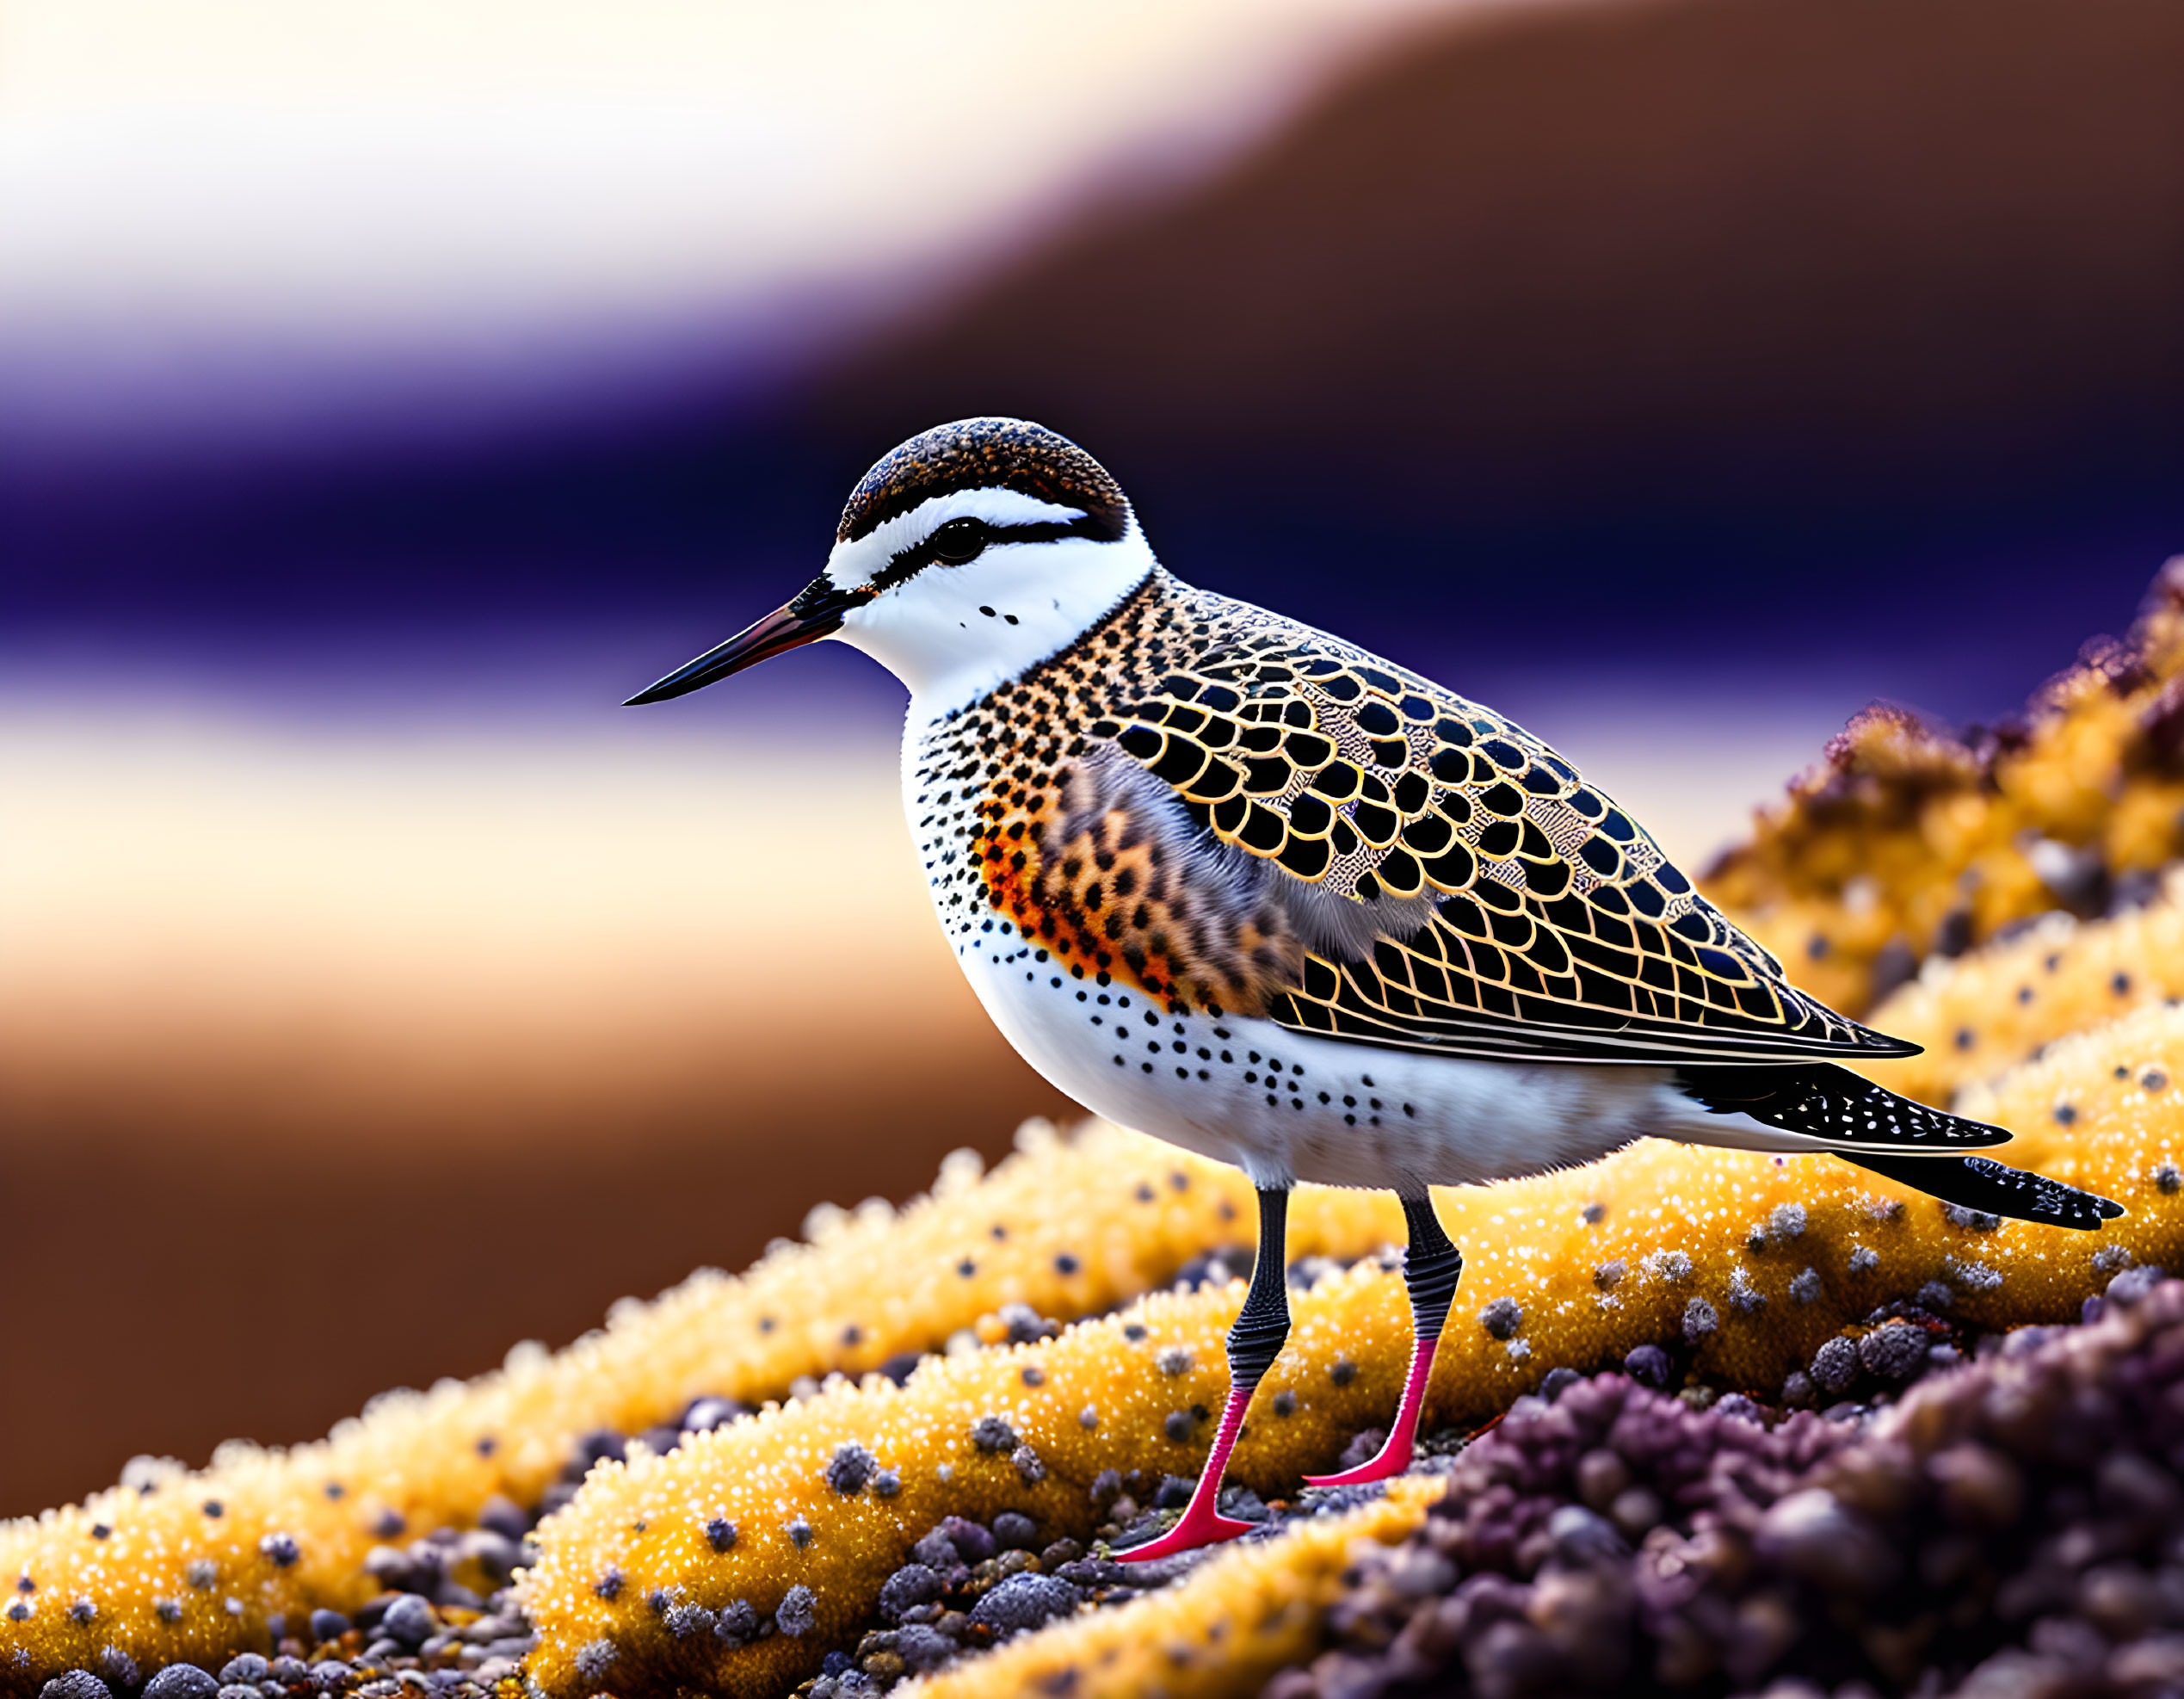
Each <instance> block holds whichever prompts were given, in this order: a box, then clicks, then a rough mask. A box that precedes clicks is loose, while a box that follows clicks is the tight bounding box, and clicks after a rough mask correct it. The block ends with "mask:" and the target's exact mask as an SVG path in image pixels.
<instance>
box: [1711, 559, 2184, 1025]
mask: <svg viewBox="0 0 2184 1699" xmlns="http://www.w3.org/2000/svg"><path fill="white" fill-rule="evenodd" d="M2180 563H2184V557H2180V558H2179V560H2174V561H2171V562H2170V563H2169V565H2166V566H2165V567H2163V568H2162V571H2161V572H2160V573H2159V574H2158V575H2157V576H2156V578H2155V581H2154V584H2153V587H2152V589H2151V590H2150V591H2149V593H2148V596H2147V602H2146V605H2145V609H2144V613H2143V614H2142V615H2141V617H2140V619H2139V621H2138V623H2137V624H2136V625H2135V626H2134V627H2132V633H2131V635H2130V639H2129V640H2128V641H2127V642H2120V643H2119V642H2117V641H2115V640H2114V639H2094V640H2093V641H2092V642H2090V643H2088V645H2087V646H2086V647H2085V649H2084V650H2083V652H2082V658H2081V659H2080V661H2079V662H2078V664H2076V666H2074V667H2072V668H2071V669H2070V670H2069V671H2067V672H2064V673H2063V674H2061V675H2059V676H2058V677H2056V678H2055V679H2053V680H2051V682H2050V683H2048V684H2047V685H2046V686H2045V687H2044V688H2043V689H2041V690H2040V691H2039V693H2038V694H2037V695H2035V696H2034V697H2033V701H2031V702H2030V704H2028V706H2027V711H2026V714H2025V717H2024V720H2023V721H2022V722H2021V723H2014V724H2011V725H2009V726H2005V727H2003V728H2002V729H2001V730H2000V731H1997V732H1987V733H1979V734H1977V736H1976V737H1975V738H1973V739H1972V740H1971V741H1969V742H1967V741H1965V740H1961V739H1959V738H1956V737H1953V736H1951V735H1948V734H1946V733H1944V732H1940V731H1938V730H1936V729H1934V727H1931V726H1927V725H1925V724H1924V723H1922V722H1921V721H1920V720H1916V718H1914V717H1913V716H1912V715H1910V714H1907V713H1904V712H1903V711H1902V710H1899V709H1893V708H1875V709H1872V710H1869V711H1868V712H1866V714H1860V716H1859V717H1858V718H1857V719H1856V720H1853V721H1852V722H1851V724H1850V725H1849V726H1848V727H1847V728H1846V729H1845V730H1844V731H1843V732H1842V733H1841V734H1840V735H1839V736H1838V737H1836V738H1834V739H1833V740H1832V741H1830V743H1829V745H1828V749H1827V755H1826V759H1825V761H1824V762H1823V763H1822V764H1821V765H1819V766H1817V767H1816V768H1814V769H1812V770H1811V771H1810V772H1808V773H1806V774H1805V775H1803V776H1802V777H1800V778H1798V780H1796V781H1795V782H1792V785H1791V787H1790V792H1789V795H1788V798H1787V799H1786V801H1784V802H1783V803H1782V804H1780V805H1779V806H1776V807H1774V808H1771V809H1768V810H1765V811H1763V812H1761V815H1760V816H1759V819H1758V820H1757V822H1756V823H1755V828H1754V831H1753V834H1752V837H1751V838H1750V839H1749V842H1747V843H1743V844H1742V845H1740V846H1738V847H1737V848H1735V849H1733V850H1730V851H1728V852H1727V853H1726V854H1724V856H1722V857H1721V858H1720V859H1719V860H1718V861H1717V862H1715V863H1714V865H1713V866H1712V867H1711V868H1708V869H1707V871H1706V874H1705V876H1704V877H1703V879H1702V880H1701V881H1700V882H1701V884H1702V885H1703V886H1704V887H1705V888H1706V893H1707V894H1708V895H1709V896H1710V897H1712V899H1714V900H1715V901H1716V902H1717V903H1718V904H1720V905H1722V907H1723V908H1724V909H1725V910H1728V911H1730V912H1731V915H1732V917H1734V918H1735V919H1736V920H1737V923H1738V924H1740V925H1743V927H1745V928H1746V929H1747V930H1749V931H1750V932H1751V934H1752V935H1753V936H1755V937H1756V938H1758V939H1759V940H1760V941H1761V942H1762V943H1764V944H1766V945H1767V946H1768V948H1770V949H1772V950H1773V951H1774V952H1775V954H1776V955H1779V956H1780V958H1781V959H1782V961H1784V962H1785V963H1786V964H1787V966H1788V968H1789V972H1790V975H1791V977H1792V979H1794V980H1796V982H1797V983H1798V985H1800V986H1802V987H1804V988H1805V989H1806V990H1808V991H1810V992H1812V993H1813V994H1814V995H1816V996H1817V997H1819V998H1821V999H1822V1000H1823V1001H1824V1002H1827V1003H1829V1004H1832V1005H1834V1006H1835V1007H1836V1008H1838V1009H1841V1010H1844V1011H1845V1012H1847V1013H1849V1014H1853V1015H1860V1014H1862V1013H1863V1012H1864V1011H1865V1010H1867V1009H1868V1008H1870V1007H1871V1005H1872V1003H1873V1002H1874V1000H1875V994H1876V989H1877V984H1878V990H1879V992H1886V991H1887V990H1889V989H1891V988H1892V987H1893V985H1896V984H1898V983H1900V982H1901V981H1902V980H1903V978H1904V977H1906V976H1907V975H1908V973H1909V972H1911V971H1912V970H1913V969H1914V968H1915V967H1916V965H1917V963H1918V961H1921V960H1922V959H1923V958H1924V957H1926V956H1928V955H1931V954H1934V953H1935V952H1936V951H1937V950H1938V951H1940V953H1942V954H1954V953H1955V952H1956V951H1958V950H1960V949H1962V948H1965V946H1966V945H1968V944H1972V943H1977V942H1980V941H1982V940H1983V939H1986V938H1989V937H1991V936H1994V935H1995V933H1996V931H1998V930H2000V929H2001V928H2002V927H2003V926H2005V925H2007V924H2009V923H2011V922H2013V921H2018V920H2022V919H2026V918H2028V917H2032V916H2033V915H2038V914H2041V913H2045V912H2046V911H2051V910H2056V909H2065V908H2068V909H2076V910H2078V911H2090V910H2095V909H2098V908H2099V906H2100V905H2101V902H2100V899H2101V897H2102V896H2103V895H2104V893H2106V892H2107V889H2108V888H2109V887H2111V885H2112V884H2113V881H2114V880H2118V879H2119V878H2122V877H2125V876H2126V875H2130V874H2144V873H2146V872H2150V870H2152V869H2155V868H2160V867H2162V866H2163V865H2164V864H2166V863H2167V862H2170V861H2172V860H2174V859H2175V858H2176V857H2177V856H2179V855H2180V854H2184V825H2180V811H2184V564H2180Z"/></svg>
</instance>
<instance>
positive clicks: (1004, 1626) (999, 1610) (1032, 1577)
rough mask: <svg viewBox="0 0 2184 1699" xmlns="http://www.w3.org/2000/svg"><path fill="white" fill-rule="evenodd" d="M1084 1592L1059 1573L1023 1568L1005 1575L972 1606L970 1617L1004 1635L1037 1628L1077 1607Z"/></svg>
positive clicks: (973, 1620)
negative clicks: (1047, 1573)
mask: <svg viewBox="0 0 2184 1699" xmlns="http://www.w3.org/2000/svg"><path fill="white" fill-rule="evenodd" d="M1083 1597H1084V1595H1083V1593H1081V1592H1079V1591H1077V1589H1076V1588H1075V1587H1073V1586H1071V1585H1070V1584H1069V1583H1068V1582H1066V1581H1064V1580H1063V1579H1062V1578H1061V1577H1060V1576H1058V1575H1041V1574H1040V1573H1038V1572H1036V1571H1033V1570H1028V1569H1027V1570H1024V1571H1022V1572H1020V1573H1018V1574H1015V1575H1010V1576H1007V1577H1005V1578H1004V1579H1003V1580H1002V1582H1001V1584H1000V1585H998V1586H996V1587H994V1588H993V1589H992V1590H990V1591H989V1592H988V1593H987V1594H986V1595H985V1597H983V1598H981V1599H980V1600H979V1601H978V1603H976V1604H974V1605H972V1607H971V1620H972V1622H976V1623H978V1624H980V1625H981V1626H982V1627H984V1628H993V1629H996V1630H997V1631H998V1632H999V1633H1001V1634H1016V1633H1019V1632H1020V1631H1021V1630H1023V1629H1025V1628H1037V1627H1039V1626H1040V1624H1041V1623H1042V1622H1048V1621H1050V1620H1052V1618H1054V1617H1056V1616H1064V1615H1066V1614H1067V1613H1069V1612H1070V1611H1072V1610H1075V1609H1077V1603H1078V1601H1079V1600H1081V1599H1082V1598H1083Z"/></svg>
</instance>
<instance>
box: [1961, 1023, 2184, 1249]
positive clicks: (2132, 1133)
mask: <svg viewBox="0 0 2184 1699" xmlns="http://www.w3.org/2000/svg"><path fill="white" fill-rule="evenodd" d="M1964 1107H1965V1112H1966V1113H1967V1114H1970V1115H1977V1116H1978V1117H1979V1118H1980V1119H1982V1120H1983V1121H1996V1122H1998V1123H2000V1124H2001V1125H2002V1126H2004V1127H2008V1128H2015V1129H2017V1130H2018V1131H2019V1133H2020V1134H2021V1137H2020V1139H2019V1140H2018V1141H2017V1142H2016V1143H2015V1144H2013V1145H2011V1146H2009V1147H2008V1151H2009V1152H2026V1153H2027V1154H2031V1153H2034V1152H2037V1153H2038V1156H2039V1158H2042V1159H2041V1160H2039V1164H2038V1165H2039V1169H2040V1171H2042V1172H2043V1173H2047V1174H2052V1175H2053V1176H2054V1177H2056V1178H2058V1179H2059V1180H2069V1181H2071V1182H2073V1183H2076V1184H2078V1185H2088V1186H2091V1187H2092V1188H2093V1189H2095V1190H2100V1191H2106V1192H2107V1194H2108V1195H2109V1196H2111V1197H2113V1198H2115V1199H2116V1200H2117V1201H2118V1202H2120V1203H2122V1204H2123V1205H2124V1206H2125V1208H2128V1209H2129V1210H2130V1211H2131V1212H2132V1214H2130V1215H2129V1216H2126V1217H2125V1219H2124V1220H2121V1221H2117V1222H2113V1223H2111V1224H2110V1226H2109V1228H2108V1229H2107V1233H2093V1234H2082V1235H2078V1237H2082V1238H2088V1239H2102V1238H2106V1237H2107V1236H2108V1233H2115V1230H2116V1229H2118V1228H2123V1229H2126V1231H2125V1232H2122V1233H2115V1237H2116V1239H2117V1242H2118V1243H2119V1244H2122V1245H2127V1246H2129V1247H2130V1248H2131V1249H2132V1251H2134V1252H2135V1253H2136V1254H2137V1256H2138V1260H2139V1261H2140V1262H2143V1263H2160V1264H2161V1265H2162V1267H2164V1268H2169V1269H2175V1268H2178V1267H2180V1266H2184V1255H2181V1254H2180V1253H2184V1189H2180V1188H2181V1186H2184V1182H2180V1173H2179V1171H2180V1168H2184V1009H2179V1008H2176V1007H2174V1006H2172V1005H2169V1004H2156V1006H2154V1007H2152V1008H2149V1009H2142V1010H2139V1011H2138V1013H2136V1014H2134V1015H2128V1016H2125V1017H2124V1018H2123V1019H2122V1020H2119V1021H2114V1022H2110V1023H2109V1024H2108V1025H2107V1026H2105V1027H2099V1028H2096V1029H2094V1030H2093V1031H2091V1032H2085V1033H2079V1034H2076V1035H2073V1036H2071V1037H2069V1038H2065V1039H2064V1040H2062V1041H2060V1042H2058V1044H2056V1045H2055V1046H2054V1047H2053V1048H2052V1049H2051V1050H2049V1051H2048V1053H2046V1054H2045V1056H2043V1057H2041V1058H2040V1060H2039V1061H2037V1062H2030V1063H2027V1065H2026V1066H2023V1067H2021V1068H2017V1069H2014V1070H2013V1071H2012V1072H2009V1073H2006V1074H2004V1075H2003V1076H2002V1078H2000V1079H1998V1080H1996V1081H1995V1082H1994V1083H1993V1084H1990V1085H1985V1086H1975V1087H1973V1088H1971V1090H1967V1091H1965V1093H1964ZM2134 1227H2135V1228H2136V1229H2137V1230H2136V1231H2130V1229H2133V1228H2134Z"/></svg>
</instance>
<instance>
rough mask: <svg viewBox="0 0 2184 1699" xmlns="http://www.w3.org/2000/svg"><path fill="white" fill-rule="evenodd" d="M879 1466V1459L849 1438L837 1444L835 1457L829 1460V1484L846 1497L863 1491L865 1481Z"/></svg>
mask: <svg viewBox="0 0 2184 1699" xmlns="http://www.w3.org/2000/svg"><path fill="white" fill-rule="evenodd" d="M878 1468H879V1459H878V1458H877V1457H875V1456H873V1455H872V1453H871V1452H870V1451H868V1450H867V1449H865V1448H864V1447H863V1446H861V1445H860V1444H858V1443H856V1441H854V1440H849V1441H848V1442H846V1443H843V1444H841V1445H838V1446H836V1448H835V1450H834V1455H833V1457H832V1458H830V1460H829V1461H828V1463H827V1468H826V1476H827V1485H828V1486H831V1487H832V1488H833V1489H834V1490H835V1491H836V1492H839V1493H841V1494H842V1497H844V1498H848V1497H849V1496H851V1495H852V1494H854V1493H858V1492H863V1491H864V1490H865V1483H866V1482H867V1481H868V1480H871V1479H872V1478H873V1473H874V1472H875V1471H876V1470H877V1469H878Z"/></svg>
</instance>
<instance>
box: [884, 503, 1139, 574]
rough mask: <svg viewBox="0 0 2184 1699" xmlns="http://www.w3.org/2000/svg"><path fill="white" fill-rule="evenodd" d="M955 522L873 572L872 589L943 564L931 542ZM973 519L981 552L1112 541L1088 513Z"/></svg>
mask: <svg viewBox="0 0 2184 1699" xmlns="http://www.w3.org/2000/svg"><path fill="white" fill-rule="evenodd" d="M957 523H959V521H957V520H950V521H948V522H947V525H941V526H936V527H935V528H934V529H933V530H932V531H930V532H929V533H928V534H926V535H925V536H924V537H923V538H922V539H921V540H920V541H917V542H915V543H912V544H911V545H910V547H908V548H905V549H904V550H902V551H901V552H900V553H898V554H896V555H895V556H894V557H893V558H892V559H890V560H889V561H888V563H887V564H886V565H885V566H884V567H882V568H881V569H880V570H879V571H877V572H875V573H873V579H872V588H873V591H874V592H875V593H876V592H878V591H879V590H891V589H892V588H893V587H894V586H895V585H897V584H901V583H902V582H903V580H904V579H905V578H910V577H911V576H912V575H914V574H916V573H918V572H922V571H924V570H925V569H926V568H927V567H928V566H932V565H941V564H943V563H941V561H940V560H939V559H938V556H937V554H936V553H935V541H936V540H938V539H939V537H940V534H941V532H942V531H945V530H947V528H948V526H949V525H954V524H957ZM978 526H979V528H981V530H982V531H983V532H984V542H983V543H982V545H981V552H982V553H983V552H984V549H987V548H990V547H993V546H994V545H995V544H996V543H1050V542H1056V541H1060V540H1061V539H1062V538H1064V537H1088V538H1089V539H1091V540H1092V541H1094V542H1111V541H1114V537H1113V535H1112V530H1111V528H1110V527H1109V525H1108V524H1107V522H1105V521H1103V520H1101V518H1099V517H1098V516H1095V515H1092V514H1084V515H1082V516H1079V517H1077V518H1076V519H1067V520H1059V519H1055V520H1039V521H1033V522H1027V523H1024V524H1021V525H996V524H995V523H994V522H992V521H991V520H990V519H980V520H978ZM973 558H974V559H975V557H973ZM961 564H962V565H969V564H970V562H969V561H968V560H966V561H964V562H962V563H961Z"/></svg>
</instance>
